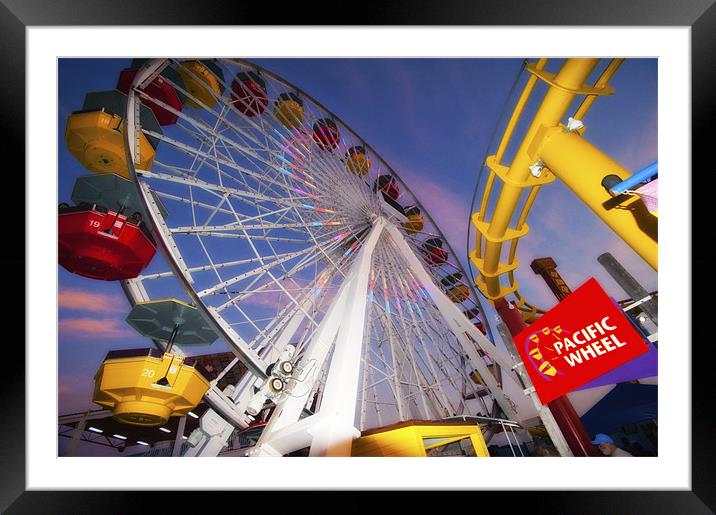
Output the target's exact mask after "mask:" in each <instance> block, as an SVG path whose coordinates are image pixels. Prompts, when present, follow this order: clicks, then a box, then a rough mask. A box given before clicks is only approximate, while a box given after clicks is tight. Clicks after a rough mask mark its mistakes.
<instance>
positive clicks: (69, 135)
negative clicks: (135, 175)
mask: <svg viewBox="0 0 716 515" xmlns="http://www.w3.org/2000/svg"><path fill="white" fill-rule="evenodd" d="M124 131H125V124H124V122H123V120H122V118H121V117H119V116H117V115H112V114H109V113H107V112H105V111H93V112H79V113H73V114H71V115H70V116H69V118H68V119H67V129H66V131H65V140H66V142H67V149H68V150H69V151H70V153H71V154H72V155H73V156H75V158H77V160H78V161H79V162H80V163H82V165H83V166H84V167H85V168H87V169H88V170H91V171H92V172H95V173H116V174H117V175H120V176H122V177H124V178H125V179H129V178H130V175H129V168H128V167H127V158H126V157H125V153H124ZM139 143H140V146H139V157H140V162H139V164H138V165H137V168H140V169H142V170H149V169H150V168H151V167H152V163H153V162H154V147H152V145H151V143H150V142H149V140H148V139H147V137H146V136H145V135H144V134H141V135H140V140H139Z"/></svg>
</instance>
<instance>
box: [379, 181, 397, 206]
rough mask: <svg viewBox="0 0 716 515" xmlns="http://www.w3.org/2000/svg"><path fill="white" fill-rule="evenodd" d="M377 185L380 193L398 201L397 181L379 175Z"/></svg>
mask: <svg viewBox="0 0 716 515" xmlns="http://www.w3.org/2000/svg"><path fill="white" fill-rule="evenodd" d="M377 184H378V189H379V190H380V191H382V192H383V193H385V194H386V195H387V196H389V197H390V198H391V199H393V200H398V197H399V196H400V186H398V181H396V180H395V179H394V178H393V177H391V176H390V175H379V176H378V180H377Z"/></svg>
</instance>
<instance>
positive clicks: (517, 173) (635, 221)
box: [470, 59, 657, 322]
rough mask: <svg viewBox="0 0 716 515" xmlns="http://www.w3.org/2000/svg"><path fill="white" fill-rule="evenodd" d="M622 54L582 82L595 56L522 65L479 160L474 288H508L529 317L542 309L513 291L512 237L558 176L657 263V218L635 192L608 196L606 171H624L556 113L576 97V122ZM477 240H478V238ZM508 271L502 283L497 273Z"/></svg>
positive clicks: (490, 292)
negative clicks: (523, 75)
mask: <svg viewBox="0 0 716 515" xmlns="http://www.w3.org/2000/svg"><path fill="white" fill-rule="evenodd" d="M622 61H623V59H612V60H611V62H610V63H609V64H608V65H607V67H606V68H605V70H604V72H602V74H601V76H600V77H599V78H598V79H597V81H596V82H595V83H594V84H593V85H591V86H589V85H586V84H585V81H586V80H587V78H588V77H589V75H590V74H591V73H592V72H593V71H594V69H595V67H596V66H597V64H598V62H599V59H567V60H566V61H565V62H564V64H563V66H562V68H561V69H560V70H559V72H558V73H556V74H552V73H549V72H547V71H546V70H545V65H546V64H547V59H539V60H538V61H537V63H534V64H528V65H527V67H526V68H527V70H528V72H529V73H530V74H531V75H530V77H529V79H528V81H527V84H526V85H525V87H524V89H523V90H522V93H521V94H520V97H519V99H518V101H517V104H516V105H515V108H514V110H513V112H512V116H511V117H510V119H509V121H508V123H507V126H506V127H505V131H504V133H503V135H502V139H501V141H500V144H499V146H498V148H497V151H496V153H495V154H494V155H491V156H489V157H488V158H487V160H486V163H485V164H486V165H487V167H488V168H489V170H490V173H489V176H488V179H487V182H486V184H485V190H484V192H483V195H482V201H481V204H480V210H479V211H477V212H475V213H473V215H472V218H471V220H472V224H473V225H474V227H475V235H476V245H475V249H474V250H473V251H471V252H470V260H471V261H472V263H473V264H474V265H475V267H476V268H477V269H478V271H479V272H480V275H479V276H478V278H477V279H476V280H475V282H476V285H477V287H478V288H479V289H480V291H481V292H482V293H483V294H484V295H485V296H486V297H487V299H489V300H490V301H492V302H493V303H494V302H495V301H496V300H498V299H502V298H505V297H507V296H508V295H515V297H516V298H517V302H516V306H517V307H518V308H519V309H520V310H521V312H522V316H523V318H524V319H525V320H526V321H528V322H531V321H533V320H534V319H535V318H536V316H537V315H539V314H542V313H544V311H543V310H541V309H538V308H537V307H535V306H533V305H531V304H529V303H528V302H527V301H526V300H525V298H524V297H523V296H522V295H520V293H519V291H518V286H519V285H518V283H517V281H516V280H515V277H514V272H515V270H516V269H517V267H518V266H519V261H518V260H517V258H516V257H515V254H516V252H517V244H518V242H519V240H520V238H522V237H524V236H525V235H526V234H527V233H528V231H529V227H528V226H527V224H526V223H525V222H526V220H527V215H528V214H529V212H530V210H531V209H532V205H533V204H534V201H535V199H536V198H537V194H538V193H539V190H540V188H542V186H544V185H546V184H549V183H551V182H553V181H554V180H556V179H557V178H559V179H561V180H562V181H563V182H564V183H565V184H566V185H567V186H568V187H569V188H570V189H571V190H572V191H573V192H574V193H575V194H576V195H577V196H578V197H579V198H580V199H581V200H582V201H583V202H584V203H585V204H587V206H588V207H589V208H590V209H592V211H594V213H595V214H596V215H597V216H599V218H601V219H602V220H603V221H604V222H605V223H606V224H607V225H608V226H609V227H611V228H612V229H613V230H614V231H615V232H616V233H617V235H618V236H619V237H620V238H622V239H623V240H624V242H625V243H627V244H628V245H629V246H630V247H631V248H632V249H634V250H635V251H636V252H637V254H639V255H640V256H641V257H642V258H643V259H644V260H645V261H646V262H647V263H649V265H651V266H652V267H653V268H654V270H656V269H657V221H656V217H654V216H653V215H651V214H650V213H649V212H648V211H647V210H646V208H645V206H644V204H643V203H642V202H640V201H639V199H638V197H633V198H630V199H628V200H626V201H623V202H620V203H619V204H618V206H615V205H614V200H613V199H612V197H611V196H610V195H609V193H608V192H607V191H606V190H605V189H604V188H603V187H602V185H601V181H602V178H603V177H604V176H605V175H608V174H614V175H618V176H619V177H620V178H621V179H622V180H624V179H626V178H628V177H629V176H630V175H631V174H630V173H629V172H628V171H627V170H626V169H625V168H624V167H623V166H621V165H620V164H618V163H617V162H616V161H614V160H613V159H611V158H610V157H609V156H608V155H606V154H605V153H603V152H602V151H601V150H599V149H598V148H596V147H595V146H593V145H592V144H590V143H589V142H588V141H587V140H585V139H584V138H583V137H582V134H583V132H584V126H583V124H579V123H575V124H574V125H571V126H565V125H563V124H562V120H563V119H564V116H565V115H566V113H567V110H568V109H569V106H570V105H571V103H572V101H573V100H574V98H575V96H577V95H582V96H584V97H585V98H584V100H583V101H582V103H581V105H580V106H579V108H578V109H577V111H576V112H575V113H574V115H573V116H572V117H571V118H572V119H573V120H578V121H581V120H583V118H584V116H585V115H586V113H587V111H589V109H590V107H591V106H592V104H593V103H594V100H595V99H596V97H598V96H600V95H610V94H612V93H613V91H614V90H613V88H611V87H610V86H609V85H608V82H609V80H610V79H611V77H612V76H613V75H614V73H615V72H616V71H617V69H618V68H619V66H620V65H621V63H622ZM538 80H542V81H544V82H545V83H547V85H548V88H547V92H546V94H545V96H544V99H543V100H542V103H541V105H540V107H539V109H538V110H537V112H536V114H535V115H534V117H533V119H532V121H531V123H530V125H529V128H528V129H527V131H526V133H525V135H524V137H523V139H522V141H521V142H520V145H519V147H518V150H517V152H516V153H515V156H514V158H513V160H512V163H511V164H510V165H504V164H502V159H503V157H504V154H505V150H506V149H507V146H508V144H509V143H510V139H511V137H512V133H513V132H514V130H515V127H516V126H517V123H518V122H519V120H520V117H521V115H522V112H523V110H524V108H525V105H526V104H527V102H528V100H529V99H530V96H531V95H532V92H533V90H534V87H535V85H536V84H537V81H538ZM495 179H499V180H500V181H502V189H501V190H500V192H499V195H498V197H497V202H496V203H495V206H494V210H493V212H492V217H491V218H490V219H489V221H488V220H487V217H486V210H487V208H488V201H489V199H490V196H491V193H492V190H493V186H494V185H495ZM525 190H527V198H526V200H525V202H524V204H523V206H522V210H521V212H520V213H519V215H518V217H517V220H516V222H515V225H514V226H513V227H510V222H511V220H512V218H513V216H514V214H515V212H516V210H517V207H518V204H519V201H520V198H521V197H522V195H523V193H524V192H525ZM483 240H484V245H483ZM508 242H509V243H510V246H509V251H508V253H507V259H506V260H505V261H501V255H502V247H503V244H505V243H508ZM503 275H506V276H507V284H506V285H504V284H501V283H500V277H501V276H503Z"/></svg>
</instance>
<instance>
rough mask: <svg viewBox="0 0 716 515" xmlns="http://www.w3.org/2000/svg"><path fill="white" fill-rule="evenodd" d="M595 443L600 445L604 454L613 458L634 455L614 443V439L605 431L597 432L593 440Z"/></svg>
mask: <svg viewBox="0 0 716 515" xmlns="http://www.w3.org/2000/svg"><path fill="white" fill-rule="evenodd" d="M592 443H593V444H594V445H598V446H599V450H600V451H602V454H604V455H605V456H609V457H611V458H631V457H632V455H631V454H629V453H628V452H626V451H625V450H624V449H620V448H619V447H617V446H616V445H615V444H614V440H612V438H611V437H610V436H609V435H605V434H604V433H599V434H597V436H596V438H595V439H594V440H592Z"/></svg>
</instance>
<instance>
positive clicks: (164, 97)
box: [117, 63, 184, 126]
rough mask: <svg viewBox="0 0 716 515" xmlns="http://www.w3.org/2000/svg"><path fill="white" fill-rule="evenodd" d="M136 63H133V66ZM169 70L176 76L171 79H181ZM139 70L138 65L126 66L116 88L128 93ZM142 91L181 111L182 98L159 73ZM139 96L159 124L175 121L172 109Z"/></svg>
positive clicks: (163, 124) (168, 123)
mask: <svg viewBox="0 0 716 515" xmlns="http://www.w3.org/2000/svg"><path fill="white" fill-rule="evenodd" d="M135 64H137V63H133V66H134V65H135ZM169 70H171V72H173V74H172V75H175V76H176V77H174V76H172V79H174V80H179V81H180V80H181V78H180V76H179V74H178V73H177V72H175V71H174V70H172V69H167V70H166V71H167V72H168V71H169ZM138 71H139V66H137V67H136V68H134V67H133V68H127V69H124V70H122V71H121V72H120V73H119V80H118V81H117V89H118V90H119V91H121V92H122V93H124V94H125V95H128V94H129V88H131V87H132V82H133V81H134V77H135V76H136V75H137V72H138ZM142 91H144V92H145V93H146V94H147V95H149V96H150V97H152V98H155V99H157V100H158V101H160V102H162V103H164V104H166V105H168V106H169V107H171V108H172V109H174V110H175V111H179V112H180V111H181V110H182V107H183V106H184V104H183V99H182V97H181V96H180V95H179V93H178V92H177V90H176V89H174V87H173V86H172V85H171V84H169V83H168V82H167V81H166V80H165V79H164V77H162V76H161V75H158V76H157V77H156V78H155V79H154V80H153V81H152V82H151V83H150V84H148V85H147V86H145V87H144V88H143V89H142ZM140 98H141V99H142V103H143V104H144V105H145V106H147V107H148V108H149V109H151V110H152V112H153V113H154V116H156V117H157V121H158V122H159V125H162V126H165V125H172V124H174V123H176V122H177V119H178V115H176V114H175V113H173V112H172V111H170V110H168V109H165V108H164V107H162V106H161V105H159V104H157V103H156V102H153V101H152V100H150V99H148V98H144V97H142V96H141V95H140Z"/></svg>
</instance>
